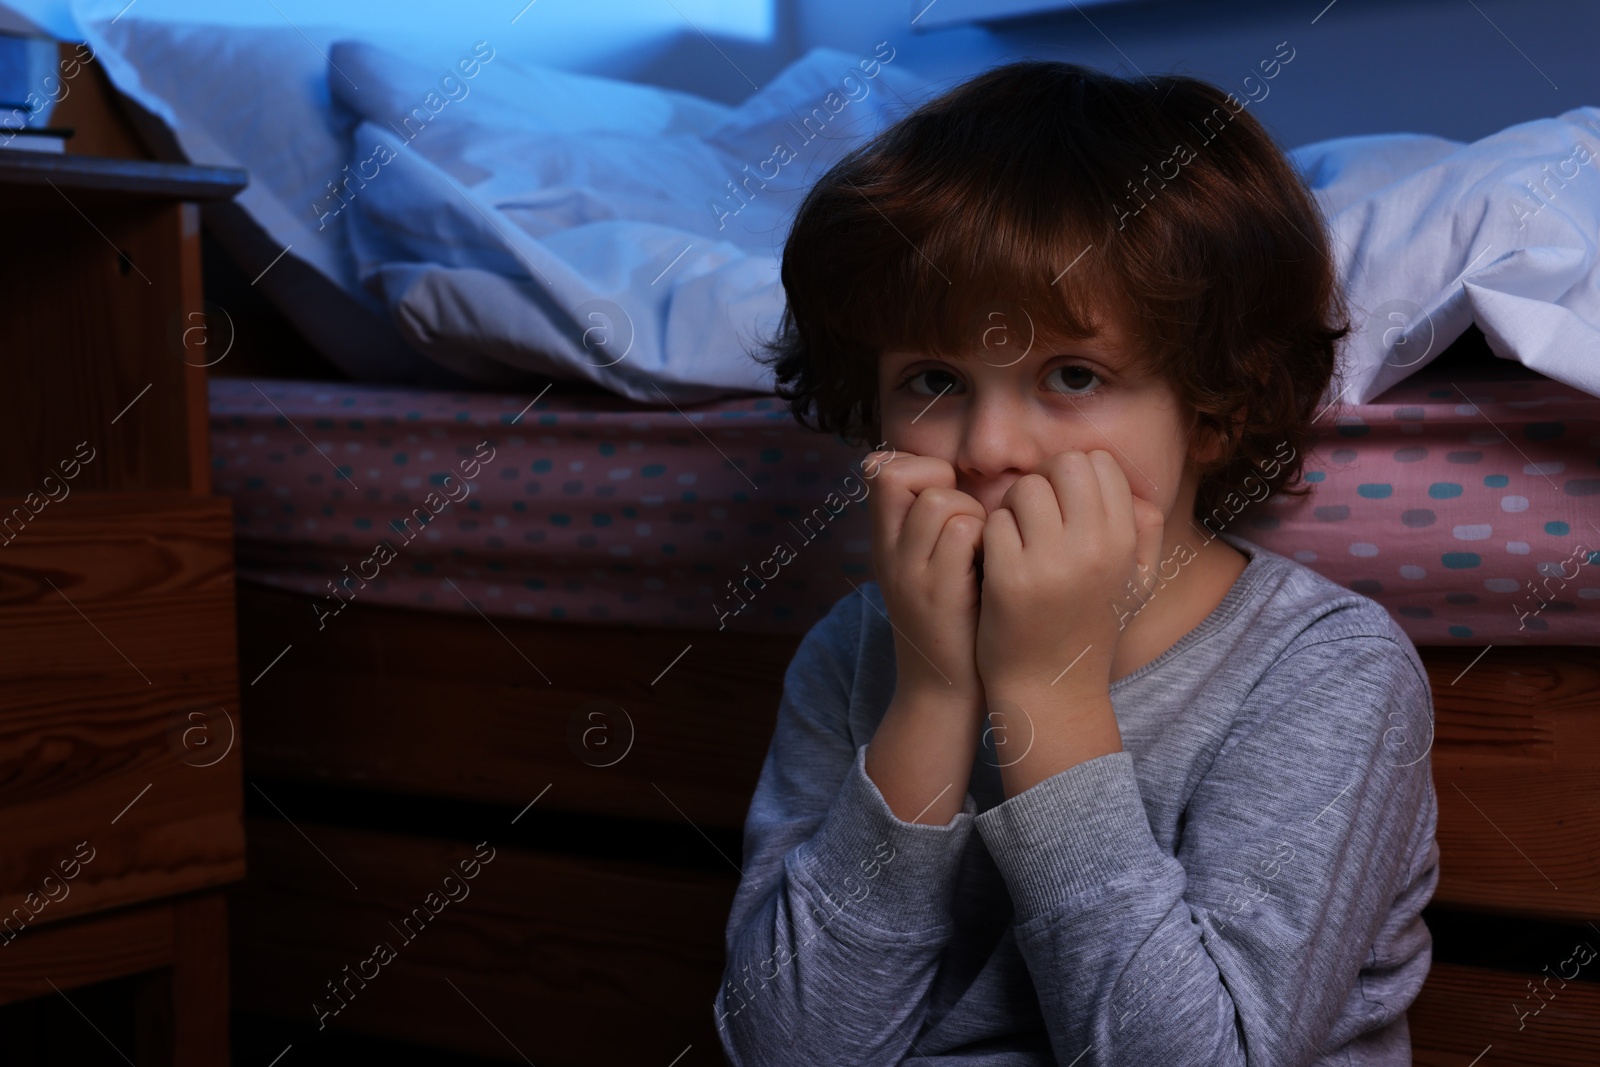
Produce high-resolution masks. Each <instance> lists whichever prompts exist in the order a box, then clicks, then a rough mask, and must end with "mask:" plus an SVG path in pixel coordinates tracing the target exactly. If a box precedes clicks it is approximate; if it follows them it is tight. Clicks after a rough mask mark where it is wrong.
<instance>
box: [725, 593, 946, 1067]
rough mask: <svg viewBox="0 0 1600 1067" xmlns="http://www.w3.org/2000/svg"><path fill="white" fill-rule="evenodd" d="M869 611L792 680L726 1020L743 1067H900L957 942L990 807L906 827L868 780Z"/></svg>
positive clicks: (748, 884) (733, 935) (759, 809)
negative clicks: (858, 699) (963, 882)
mask: <svg viewBox="0 0 1600 1067" xmlns="http://www.w3.org/2000/svg"><path fill="white" fill-rule="evenodd" d="M862 596H863V597H864V596H865V594H862ZM867 610H871V606H870V605H869V604H866V603H862V602H861V597H858V596H855V595H852V596H850V597H847V598H844V599H842V600H841V601H840V602H839V603H838V604H836V605H835V606H834V608H833V610H832V611H831V612H830V613H829V614H828V616H827V617H825V618H824V619H823V620H822V621H821V622H819V623H818V624H817V625H816V626H815V627H813V628H812V630H811V631H810V632H809V633H808V634H807V635H806V637H805V638H804V640H803V641H802V642H801V644H800V647H799V650H798V651H797V652H796V653H795V656H794V659H793V660H792V661H791V662H790V664H789V668H788V671H787V672H786V674H785V676H784V686H783V697H782V700H781V702H780V704H779V708H778V719H777V725H776V728H775V730H774V733H773V738H772V743H771V745H770V747H769V748H768V750H767V756H766V761H765V763H764V764H763V766H762V769H761V775H760V778H759V779H758V781H757V785H756V791H755V795H754V797H753V799H752V801H751V804H750V811H749V814H748V816H747V817H746V820H745V828H744V863H743V867H742V870H741V874H742V877H741V880H740V882H739V888H738V890H737V892H736V894H735V896H734V902H733V908H732V911H731V914H730V915H729V917H728V927H727V965H726V971H725V973H724V975H723V984H722V988H721V989H719V990H718V992H717V996H716V1002H715V1005H714V1008H715V1013H716V1020H717V1028H718V1033H719V1036H720V1038H721V1041H722V1045H723V1049H724V1051H725V1052H726V1053H727V1056H728V1059H729V1060H730V1062H732V1063H733V1064H734V1065H735V1067H756V1065H760V1067H779V1065H783V1064H803V1065H806V1067H815V1065H817V1064H839V1063H860V1064H867V1063H882V1064H889V1063H899V1062H900V1060H901V1059H902V1058H904V1056H905V1054H906V1052H907V1050H908V1049H910V1047H911V1043H912V1040H913V1039H914V1038H915V1037H916V1034H917V1031H918V1028H919V1027H920V1026H921V1023H922V1019H923V1016H924V1014H925V1012H926V1000H927V995H928V991H929V989H930V987H931V986H932V983H933V979H934V977H935V974H936V972H937V969H938V961H939V957H940V954H941V953H942V952H943V950H944V948H945V946H946V945H947V944H948V942H949V940H950V938H951V936H952V934H953V932H954V923H953V921H952V919H951V914H950V909H951V902H952V898H953V895H954V887H955V878H956V872H957V868H958V865H959V861H960V857H961V853H962V850H963V849H964V847H965V845H966V841H967V838H968V837H969V835H970V834H971V832H972V820H973V816H974V814H975V813H976V804H975V802H974V801H973V799H972V797H971V795H970V794H969V795H967V796H966V798H965V802H964V805H963V810H962V811H960V812H958V813H957V814H956V815H955V817H954V818H953V819H952V820H951V821H950V823H949V824H947V825H945V826H929V825H923V824H917V823H908V822H903V821H901V820H900V819H899V818H897V817H896V816H895V815H894V813H893V812H892V811H891V810H890V809H889V806H888V804H887V803H886V802H885V801H884V799H883V795H882V794H881V793H880V792H879V791H878V788H877V786H876V785H874V784H873V782H872V780H871V779H870V778H868V777H867V774H866V768H865V759H866V750H867V746H866V745H865V744H860V745H856V744H854V743H853V741H852V739H851V737H850V734H849V725H848V723H849V710H850V704H851V698H852V693H853V691H854V688H855V680H856V679H855V672H856V665H857V663H858V662H859V656H860V651H859V649H860V640H861V630H862V625H861V613H862V612H863V611H867ZM974 729H976V724H974Z"/></svg>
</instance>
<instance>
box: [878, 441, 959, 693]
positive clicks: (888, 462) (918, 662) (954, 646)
mask: <svg viewBox="0 0 1600 1067" xmlns="http://www.w3.org/2000/svg"><path fill="white" fill-rule="evenodd" d="M868 462H869V463H876V464H877V465H878V466H877V473H876V475H874V477H875V478H876V479H877V482H878V486H877V492H876V493H874V494H873V495H872V503H871V504H870V505H869V510H870V511H871V513H872V560H873V567H874V569H875V570H876V572H877V578H878V587H879V589H881V590H882V592H883V602H884V605H885V606H886V607H887V608H888V609H889V621H890V622H891V623H893V624H894V650H895V669H896V675H897V677H896V682H895V692H896V694H897V695H908V694H913V695H918V696H927V697H928V698H929V699H932V700H936V701H940V702H959V703H964V704H965V703H970V704H971V706H972V707H973V708H974V709H976V708H979V707H981V706H982V700H983V687H982V685H981V684H980V682H979V680H978V668H977V662H976V658H975V656H974V649H975V646H976V641H977V627H978V582H977V575H976V572H975V570H974V567H973V561H974V559H975V557H976V554H977V551H978V549H979V547H980V546H981V545H982V544H983V527H984V510H983V505H982V504H980V503H979V502H978V501H977V499H976V498H974V497H972V496H969V495H968V494H966V493H963V492H961V491H960V490H958V489H957V488H956V487H955V485H956V472H955V468H954V467H952V466H951V465H950V464H949V463H946V462H945V461H944V460H942V459H936V458H934V457H932V456H918V455H913V454H911V453H909V452H874V453H872V454H871V455H870V456H869V457H868Z"/></svg>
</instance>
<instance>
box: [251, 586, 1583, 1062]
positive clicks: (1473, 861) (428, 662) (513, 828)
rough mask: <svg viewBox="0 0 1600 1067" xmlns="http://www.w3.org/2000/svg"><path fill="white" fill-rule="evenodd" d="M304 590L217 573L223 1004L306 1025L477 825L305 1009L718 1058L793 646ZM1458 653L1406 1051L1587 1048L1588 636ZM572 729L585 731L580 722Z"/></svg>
mask: <svg viewBox="0 0 1600 1067" xmlns="http://www.w3.org/2000/svg"><path fill="white" fill-rule="evenodd" d="M311 600H312V598H310V597H304V596H300V595H296V594H289V593H283V592H278V591H274V590H268V589H264V588H258V587H253V586H241V587H240V590H239V627H240V644H241V649H240V662H241V665H242V667H241V671H242V674H243V675H244V676H245V677H252V676H254V675H255V673H256V672H258V671H260V670H262V669H263V668H266V667H267V666H268V664H269V663H270V662H271V661H272V660H273V659H274V657H276V656H278V655H279V653H280V652H282V651H283V649H284V647H285V645H289V644H292V645H293V648H292V651H290V652H288V653H287V654H285V655H284V656H283V658H282V659H281V660H279V661H278V662H277V663H276V664H275V665H273V666H271V667H270V669H269V670H268V671H267V673H266V675H265V676H264V677H262V678H261V679H260V680H259V681H258V682H257V683H255V684H252V685H249V686H246V687H245V697H244V706H243V719H244V735H243V736H244V738H245V741H244V752H245V769H246V776H247V781H250V782H254V783H259V784H260V785H261V786H262V787H263V788H264V789H265V790H267V791H268V792H269V793H270V795H271V796H272V797H273V799H274V800H275V801H277V802H278V803H279V804H281V805H282V809H281V810H279V811H274V810H272V809H270V808H267V806H266V805H264V804H262V805H259V806H258V810H257V811H254V812H252V813H251V814H250V818H249V821H248V824H247V825H248V832H247V840H248V843H249V845H248V847H249V856H248V863H249V872H250V874H249V879H248V881H247V882H246V883H245V885H244V887H243V888H242V890H240V891H239V893H238V894H237V896H236V900H235V904H234V909H233V914H234V917H235V919H234V921H235V926H234V955H235V960H236V964H237V973H236V975H235V988H236V990H237V997H238V1003H239V1004H240V1005H241V1006H242V1007H245V1008H248V1009H249V1010H252V1011H256V1012H262V1013H266V1014H270V1015H276V1016H282V1017H285V1018H289V1019H295V1018H299V1019H303V1020H306V1021H310V1020H311V1019H312V1010H311V1009H310V1007H309V1001H310V1000H311V999H312V998H313V997H314V996H316V995H317V993H318V991H319V990H320V989H321V988H322V984H323V982H324V980H325V979H326V978H329V977H333V976H335V975H337V974H338V973H339V972H340V968H341V967H342V966H343V965H344V964H346V963H350V964H353V963H354V962H355V961H356V960H358V959H360V958H361V957H362V956H365V955H367V954H369V952H370V949H371V944H370V942H372V941H373V940H374V939H377V938H382V937H384V936H386V931H387V930H388V923H389V922H391V921H394V920H397V919H398V917H399V916H400V915H401V914H403V913H404V912H405V911H406V909H407V908H409V907H410V906H411V905H412V904H414V903H415V902H417V901H419V900H421V899H422V895H423V894H424V893H425V892H426V891H427V890H428V889H429V888H430V887H431V886H432V884H433V883H435V882H437V881H438V879H439V877H440V876H442V875H443V874H444V873H447V871H448V869H449V865H450V864H451V863H453V862H455V860H456V859H459V858H460V857H463V856H467V855H469V854H470V853H471V851H472V846H473V844H474V843H476V842H477V841H479V840H483V839H488V840H489V841H490V843H491V844H492V845H493V847H495V848H497V849H498V850H499V851H498V855H499V857H502V858H497V859H496V860H495V861H494V862H493V863H491V864H490V865H489V866H488V867H487V868H486V869H485V870H484V872H483V875H482V876H481V877H480V879H479V880H478V882H477V884H476V886H475V888H474V890H473V895H472V896H471V897H470V898H469V899H467V900H463V901H462V902H461V903H460V905H459V910H456V909H457V907H458V906H457V905H455V904H452V905H450V909H451V910H450V911H448V912H447V913H446V914H445V915H442V916H441V922H440V924H439V926H438V927H437V928H436V929H431V930H429V931H428V932H426V933H425V934H424V935H422V936H419V937H418V938H417V939H416V945H415V947H409V946H408V947H406V948H404V949H402V950H401V951H400V953H399V957H400V958H399V959H397V960H396V961H394V962H392V963H390V964H388V965H387V966H386V967H385V968H384V972H383V975H382V977H381V978H380V979H377V980H375V981H374V983H373V984H374V985H375V986H376V985H379V984H380V983H381V985H382V989H381V991H375V992H373V993H372V994H371V995H367V994H365V993H363V994H362V995H361V996H360V997H358V998H356V999H353V1000H352V1001H351V1002H350V1007H349V1009H348V1011H347V1012H344V1013H342V1014H341V1015H340V1016H339V1018H338V1019H337V1021H336V1022H333V1023H330V1026H336V1027H349V1028H351V1029H353V1030H356V1031H361V1032H367V1033H372V1034H382V1035H385V1036H404V1037H406V1038H409V1039H412V1040H415V1041H418V1042H424V1043H428V1044H432V1045H436V1046H439V1047H441V1048H450V1049H457V1050H461V1051H466V1052H473V1053H476V1054H478V1055H481V1056H485V1057H491V1058H505V1059H508V1060H516V1059H517V1058H518V1057H517V1053H516V1052H515V1051H514V1050H513V1048H512V1047H510V1045H511V1043H512V1042H515V1044H516V1045H517V1046H519V1047H520V1048H521V1050H522V1051H523V1052H526V1053H527V1054H528V1055H530V1056H532V1057H533V1058H534V1059H535V1061H536V1062H539V1063H541V1064H580V1063H581V1064H587V1065H593V1064H611V1063H617V1064H623V1063H628V1064H639V1063H658V1064H667V1063H670V1062H672V1060H673V1058H674V1057H675V1056H677V1055H679V1054H680V1053H682V1052H683V1051H684V1049H685V1048H686V1047H687V1046H694V1047H695V1048H697V1049H710V1050H712V1051H711V1052H710V1053H708V1054H709V1055H710V1057H711V1059H712V1060H713V1062H721V1053H720V1050H719V1046H718V1043H717V1037H716V1032H715V1029H714V1024H713V1016H712V1008H711V1004H712V998H713V996H714V995H715V992H716V988H717V985H718V983H719V981H720V977H721V972H722V967H723V950H722V938H723V926H724V923H725V922H726V918H727V913H728V908H729V905H730V903H731V901H732V896H733V892H734V889H735V887H736V886H737V884H738V873H737V868H736V864H737V862H738V860H739V855H738V851H737V850H738V847H739V837H740V829H741V827H742V825H743V820H744V816H745V812H746V809H747V806H748V803H749V799H750V796H751V793H752V792H753V790H754V787H755V782H756V777H757V774H758V773H759V770H760V766H761V761H762V758H763V757H764V755H765V752H766V747H767V743H768V741H769V739H770V737H771V732H772V727H773V722H774V717H775V714H776V710H777V707H778V700H779V695H780V692H781V687H782V676H783V671H784V668H785V667H786V666H787V664H788V661H789V658H790V657H791V656H792V655H793V652H794V650H795V648H796V646H797V645H798V637H781V638H780V637H770V636H752V635H741V634H738V633H735V632H731V631H725V632H721V633H717V632H709V631H708V632H703V633H697V632H691V631H685V630H667V629H646V628H635V627H621V626H592V625H583V624H556V623H549V622H531V621H526V620H515V619H496V620H494V622H493V624H492V625H491V624H490V623H489V622H488V621H487V620H486V619H485V618H483V617H481V616H479V615H477V614H476V613H469V614H464V615H456V614H451V615H447V614H443V613H429V612H421V611H413V610H410V609H405V608H391V607H375V606H370V605H361V604H353V605H351V607H352V610H353V611H354V612H355V614H354V616H353V617H351V618H348V619H342V620H341V622H340V625H339V626H338V627H337V628H335V627H331V626H330V627H328V628H327V629H326V630H325V631H322V632H317V631H316V630H315V627H312V626H310V625H309V623H310V622H311V620H312V619H313V613H312V611H311V607H310V603H311ZM686 646H689V651H688V652H687V653H686V654H683V655H682V658H681V659H676V658H677V657H678V656H679V655H680V653H684V650H685V647H686ZM1480 651H1481V650H1480V649H1471V648H1444V647H1425V648H1423V649H1421V652H1422V655H1423V658H1424V660H1425V662H1426V663H1427V666H1428V670H1429V676H1430V680H1431V682H1432V685H1433V691H1434V700H1435V708H1436V719H1437V722H1436V731H1435V738H1434V743H1433V746H1432V750H1431V753H1430V758H1431V759H1432V762H1433V768H1434V775H1435V782H1436V788H1437V791H1438V796H1439V831H1438V840H1439V845H1440V849H1441V854H1442V859H1441V877H1440V882H1439V887H1438V891H1437V893H1436V894H1435V897H1434V900H1433V903H1432V905H1431V906H1430V909H1429V912H1428V915H1429V920H1430V926H1431V927H1432V928H1433V929H1434V932H1435V939H1436V946H1435V963H1434V967H1433V970H1432V973H1431V975H1430V977H1429V979H1428V983H1427V985H1426V987H1425V988H1424V991H1423V993H1422V995H1421V997H1420V999H1419V1000H1418V1001H1417V1003H1416V1004H1415V1005H1414V1006H1413V1007H1412V1009H1411V1012H1410V1020H1411V1024H1412V1033H1413V1044H1414V1048H1415V1057H1416V1059H1415V1062H1417V1063H1418V1064H1423V1065H1433V1064H1437V1065H1440V1067H1444V1065H1453V1067H1465V1065H1466V1064H1468V1063H1471V1062H1473V1060H1474V1057H1476V1056H1478V1055H1479V1054H1480V1053H1484V1052H1485V1050H1486V1049H1490V1047H1491V1046H1492V1051H1491V1052H1490V1053H1489V1055H1488V1056H1485V1058H1484V1059H1483V1060H1482V1061H1480V1062H1483V1063H1494V1064H1530V1065H1532V1064H1538V1065H1541V1067H1552V1065H1563V1064H1573V1065H1577V1064H1592V1063H1594V1062H1596V1050H1600V986H1596V985H1595V984H1593V978H1594V972H1595V971H1600V965H1597V966H1594V967H1591V968H1588V969H1585V970H1584V971H1583V973H1582V974H1580V975H1579V977H1578V978H1575V979H1573V980H1572V981H1569V982H1566V983H1564V984H1563V983H1562V982H1561V979H1560V978H1559V977H1555V978H1552V977H1550V975H1551V973H1553V972H1555V971H1556V970H1557V969H1558V967H1560V965H1561V964H1562V961H1563V960H1566V959H1567V958H1568V957H1569V956H1570V955H1571V950H1572V945H1573V944H1574V943H1575V942H1576V941H1578V940H1582V939H1585V938H1587V939H1588V941H1589V943H1590V944H1591V945H1593V946H1596V947H1597V948H1600V818H1597V816H1600V773H1597V769H1600V656H1596V654H1595V652H1594V650H1593V649H1589V648H1572V647H1538V648H1532V647H1523V648H1513V647H1495V648H1493V649H1491V650H1490V651H1489V652H1488V653H1487V654H1486V655H1483V656H1482V658H1481V659H1477V660H1476V662H1474V658H1475V657H1477V656H1478V654H1479V652H1480ZM675 659H676V662H675V663H674V660H675ZM668 664H673V666H672V667H671V669H670V670H668V671H667V672H666V673H665V675H664V676H661V677H660V679H659V680H658V681H653V680H654V679H656V678H657V676H658V675H661V672H662V671H663V670H664V669H665V668H666V667H667V665H668ZM541 674H542V675H543V677H541ZM547 679H548V680H547ZM623 713H625V715H624V714H623ZM628 722H631V724H632V744H631V748H627V750H626V752H625V754H624V745H625V742H626V740H627V738H626V734H627V725H626V724H627V723H628ZM575 724H576V726H575ZM589 728H594V729H603V730H605V731H608V733H609V734H610V736H609V737H608V738H607V739H606V741H605V744H610V745H612V746H613V747H612V748H611V749H609V750H608V749H606V748H605V747H604V745H603V744H598V743H595V742H596V740H597V739H596V738H593V737H591V738H590V739H589V740H590V743H589V744H587V745H585V744H583V743H582V739H581V730H582V729H589ZM575 729H577V730H579V731H580V733H579V735H578V739H577V740H575V739H574V730H575ZM602 752H603V753H604V755H603V756H599V755H597V753H602ZM618 757H620V758H618ZM612 761H614V762H612ZM601 762H608V763H609V764H610V765H608V766H598V765H596V764H598V763H601ZM247 792H250V793H253V792H255V790H254V789H253V788H252V789H249V790H247ZM536 798H537V801H536V803H535V802H534V801H535V800H536ZM257 799H259V798H257ZM530 803H531V804H532V806H531V808H530V807H529V805H530ZM285 816H287V818H288V819H292V820H293V821H294V826H290V825H289V823H288V822H286V821H285ZM302 835H303V836H302ZM306 838H309V839H310V841H311V842H314V843H315V845H316V848H312V847H310V845H308V843H307V840H306ZM319 850H321V852H323V853H326V855H320V854H319ZM646 851H648V852H649V853H650V854H651V855H652V857H653V858H650V859H642V858H640V856H641V853H644V852H646ZM335 864H337V866H338V867H339V868H342V869H343V872H344V875H345V876H346V877H341V875H340V873H337V872H336V871H335V870H334V865H335ZM352 882H353V883H356V884H359V885H360V886H361V888H360V890H356V889H353V888H352ZM1591 921H1594V922H1595V926H1590V925H1589V923H1590V922H1591ZM390 940H391V941H397V938H395V937H392V936H391V937H390ZM1547 966H1548V970H1545V968H1546V967H1547ZM1542 970H1544V971H1545V973H1543V974H1541V973H1540V972H1541V971H1542ZM1568 973H1569V974H1570V967H1569V968H1568ZM446 979H448V980H449V981H451V982H454V983H455V984H456V985H457V986H458V987H459V991H460V992H461V993H463V994H465V995H464V996H461V997H457V996H456V994H455V993H452V992H451V989H450V985H449V984H448V983H447V981H446ZM1530 983H1532V986H1531V987H1530ZM1531 988H1537V989H1538V990H1540V991H1541V992H1540V996H1542V997H1543V998H1544V999H1543V1000H1536V999H1534V994H1533V992H1532V991H1531ZM1546 989H1548V990H1549V992H1544V990H1546ZM468 998H470V1000H471V1002H472V1006H471V1007H469V1006H468V1005H467V1004H466V1003H465V1001H466V1000H467V999H468ZM452 1000H453V1001H454V1003H453V1004H452V1003H450V1001H452ZM441 1001H443V1002H444V1003H445V1005H446V1006H447V1007H448V1008H449V1009H450V1010H449V1011H440V1010H439V1003H440V1002H441ZM1543 1003H1547V1004H1548V1006H1546V1007H1544V1008H1543V1009H1542V1010H1540V1011H1539V1014H1538V1015H1537V1016H1527V1017H1523V1018H1521V1019H1520V1020H1519V1017H1518V1015H1517V1013H1516V1012H1514V1011H1513V1005H1524V1009H1523V1010H1524V1011H1525V1012H1531V1011H1533V1010H1534V1009H1536V1008H1539V1006H1540V1005H1541V1004H1543ZM474 1007H475V1008H476V1009H477V1011H474V1010H473V1008H474ZM458 1009H459V1010H458ZM478 1012H481V1013H482V1015H481V1016H480V1015H479V1014H478ZM484 1017H487V1018H488V1019H490V1020H494V1021H495V1024H496V1025H497V1026H498V1027H499V1028H500V1029H501V1030H504V1031H505V1036H504V1037H502V1036H501V1035H498V1034H497V1033H496V1032H495V1030H494V1029H492V1028H490V1027H489V1026H486V1025H484ZM621 1017H625V1018H626V1019H627V1020H628V1025H627V1026H626V1027H621V1026H617V1025H615V1021H616V1020H617V1019H619V1018H621ZM1519 1021H1520V1022H1521V1024H1522V1025H1521V1026H1520V1027H1519V1025H1518V1023H1519ZM696 1058H697V1060H698V1062H705V1057H704V1056H701V1055H698V1054H697V1057H696Z"/></svg>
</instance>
